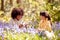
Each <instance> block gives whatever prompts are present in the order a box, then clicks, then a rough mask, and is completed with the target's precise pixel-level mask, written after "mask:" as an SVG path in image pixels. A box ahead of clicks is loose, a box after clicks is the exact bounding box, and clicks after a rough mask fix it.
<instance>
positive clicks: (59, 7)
mask: <svg viewBox="0 0 60 40" xmlns="http://www.w3.org/2000/svg"><path fill="white" fill-rule="evenodd" d="M18 1H19V0H18ZM10 3H11V4H10ZM15 7H20V8H22V9H23V10H24V13H25V14H24V17H23V20H24V21H33V22H35V21H36V22H37V23H39V21H40V15H39V13H40V12H41V11H47V12H48V13H49V14H50V16H51V18H52V21H60V16H59V15H60V0H40V1H39V0H20V1H19V2H18V3H17V0H14V1H9V0H8V1H7V0H4V11H3V12H4V13H1V12H0V14H1V15H2V14H3V16H2V18H4V20H5V21H7V22H8V21H9V19H10V18H11V17H10V14H11V11H12V9H13V8H15ZM0 18H1V17H0Z"/></svg>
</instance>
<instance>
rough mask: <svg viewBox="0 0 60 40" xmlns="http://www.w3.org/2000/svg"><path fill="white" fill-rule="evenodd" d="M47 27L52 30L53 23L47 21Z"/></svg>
mask: <svg viewBox="0 0 60 40" xmlns="http://www.w3.org/2000/svg"><path fill="white" fill-rule="evenodd" d="M46 29H47V30H48V31H50V32H51V31H52V28H51V24H50V22H49V21H48V22H47V28H46Z"/></svg>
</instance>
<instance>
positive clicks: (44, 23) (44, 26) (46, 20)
mask: <svg viewBox="0 0 60 40" xmlns="http://www.w3.org/2000/svg"><path fill="white" fill-rule="evenodd" d="M40 18H41V21H40V23H39V30H42V31H43V30H46V31H49V32H51V31H52V29H51V23H50V17H49V15H48V14H46V13H45V12H40Z"/></svg>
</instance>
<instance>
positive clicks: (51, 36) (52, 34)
mask: <svg viewBox="0 0 60 40" xmlns="http://www.w3.org/2000/svg"><path fill="white" fill-rule="evenodd" d="M45 34H46V36H47V37H48V38H49V39H50V38H51V39H52V38H53V37H55V35H54V33H53V32H48V31H45Z"/></svg>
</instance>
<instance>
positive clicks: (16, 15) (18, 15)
mask: <svg viewBox="0 0 60 40" xmlns="http://www.w3.org/2000/svg"><path fill="white" fill-rule="evenodd" d="M23 15H24V11H23V10H22V9H21V8H14V9H13V10H12V13H11V17H12V19H17V20H20V19H21V18H22V16H23Z"/></svg>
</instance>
